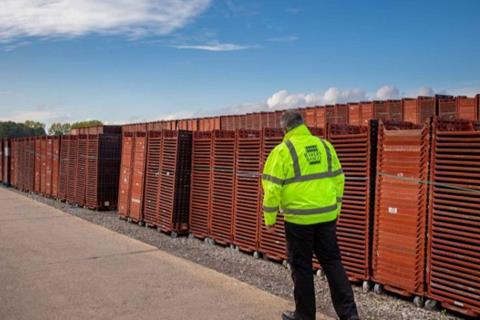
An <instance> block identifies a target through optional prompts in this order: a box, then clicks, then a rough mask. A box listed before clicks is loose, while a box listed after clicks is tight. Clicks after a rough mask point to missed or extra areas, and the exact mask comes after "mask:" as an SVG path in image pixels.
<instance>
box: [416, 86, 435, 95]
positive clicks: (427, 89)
mask: <svg viewBox="0 0 480 320" xmlns="http://www.w3.org/2000/svg"><path fill="white" fill-rule="evenodd" d="M434 94H435V91H433V89H432V88H430V87H421V88H420V89H419V90H418V95H419V96H433V95H434Z"/></svg>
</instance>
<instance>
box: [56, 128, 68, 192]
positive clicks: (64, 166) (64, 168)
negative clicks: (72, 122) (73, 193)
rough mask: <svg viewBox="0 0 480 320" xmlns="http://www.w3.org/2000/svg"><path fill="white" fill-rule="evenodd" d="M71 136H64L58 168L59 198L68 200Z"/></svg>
mask: <svg viewBox="0 0 480 320" xmlns="http://www.w3.org/2000/svg"><path fill="white" fill-rule="evenodd" d="M70 140H71V136H63V137H62V140H61V148H60V165H59V170H58V199H59V200H62V201H65V200H67V189H68V167H69V154H70Z"/></svg>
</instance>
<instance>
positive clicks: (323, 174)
mask: <svg viewBox="0 0 480 320" xmlns="http://www.w3.org/2000/svg"><path fill="white" fill-rule="evenodd" d="M342 174H343V170H342V169H339V170H336V171H333V172H321V173H314V174H307V175H305V176H300V177H293V178H289V179H285V180H283V179H280V178H277V177H274V176H271V175H268V174H263V176H262V179H263V180H266V181H270V182H273V183H276V184H279V185H285V184H291V183H295V182H305V181H312V180H320V179H325V178H333V177H336V176H339V175H342Z"/></svg>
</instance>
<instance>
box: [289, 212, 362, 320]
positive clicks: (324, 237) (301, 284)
mask: <svg viewBox="0 0 480 320" xmlns="http://www.w3.org/2000/svg"><path fill="white" fill-rule="evenodd" d="M285 235H286V238H287V248H288V260H289V263H290V266H291V270H292V279H293V283H294V286H295V289H294V297H295V306H296V310H295V315H296V316H297V318H299V319H301V320H315V311H316V305H315V287H314V283H313V269H312V258H313V252H315V255H316V257H317V259H318V261H319V262H320V265H321V266H322V269H323V271H324V272H325V275H326V277H327V281H328V285H329V287H330V293H331V296H332V302H333V306H334V307H335V311H336V312H337V314H338V316H339V317H340V319H342V320H343V319H358V313H357V307H356V305H355V300H354V297H353V291H352V286H351V285H350V282H349V281H348V277H347V274H346V272H345V269H344V268H343V265H342V262H341V260H340V249H339V248H338V244H337V234H336V221H332V222H327V223H319V224H315V225H298V224H293V223H288V222H285Z"/></svg>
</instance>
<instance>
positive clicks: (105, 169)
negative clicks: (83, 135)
mask: <svg viewBox="0 0 480 320" xmlns="http://www.w3.org/2000/svg"><path fill="white" fill-rule="evenodd" d="M121 143H122V137H121V135H120V134H118V133H113V132H112V133H103V134H90V135H88V144H87V154H86V155H87V170H86V176H87V177H86V194H85V205H86V206H87V207H88V208H90V209H93V210H112V209H115V208H116V206H117V200H118V180H119V173H120V156H121V154H120V153H121V148H122V144H121Z"/></svg>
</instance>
